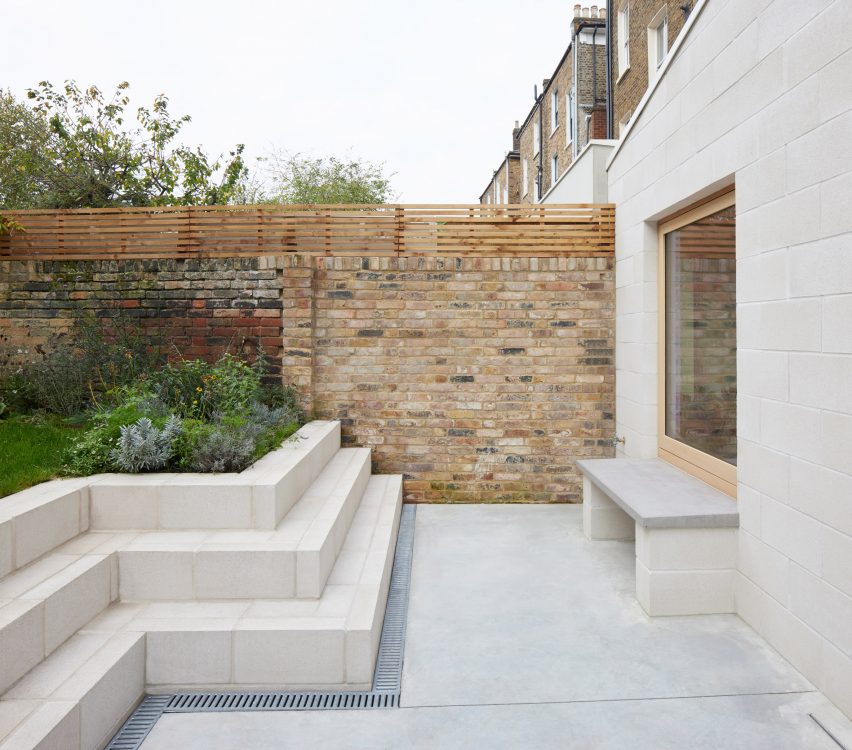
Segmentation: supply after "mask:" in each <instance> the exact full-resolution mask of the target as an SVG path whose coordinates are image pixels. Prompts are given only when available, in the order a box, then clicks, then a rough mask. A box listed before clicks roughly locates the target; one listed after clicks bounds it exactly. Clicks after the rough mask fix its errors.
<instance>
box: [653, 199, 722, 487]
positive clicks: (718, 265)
mask: <svg viewBox="0 0 852 750" xmlns="http://www.w3.org/2000/svg"><path fill="white" fill-rule="evenodd" d="M659 240H660V245H659V254H660V268H659V274H660V275H659V279H660V292H661V295H660V311H661V312H660V321H659V324H660V339H659V340H660V368H659V372H660V385H659V406H660V409H659V429H658V435H659V454H660V457H661V458H664V459H666V460H668V461H670V462H672V463H674V464H675V465H677V466H679V467H681V468H682V469H685V470H686V471H688V472H690V473H692V474H694V475H695V476H697V477H699V478H701V479H703V480H704V481H706V482H708V483H710V484H712V485H714V486H715V487H718V488H719V489H721V490H724V491H725V492H727V493H728V494H730V495H731V496H734V497H735V496H736V484H737V475H736V465H737V317H736V316H737V300H736V262H737V260H736V210H735V206H734V193H733V192H730V193H726V194H725V195H723V196H720V197H718V198H716V199H714V200H712V201H710V202H708V203H705V204H703V205H701V206H699V207H697V208H694V209H692V210H690V211H688V212H686V213H684V214H681V215H680V216H678V217H676V218H674V219H672V220H670V221H667V222H665V223H662V224H661V225H660V227H659Z"/></svg>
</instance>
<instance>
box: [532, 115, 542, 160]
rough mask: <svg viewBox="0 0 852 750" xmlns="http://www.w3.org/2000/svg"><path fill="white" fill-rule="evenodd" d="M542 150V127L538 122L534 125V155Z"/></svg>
mask: <svg viewBox="0 0 852 750" xmlns="http://www.w3.org/2000/svg"><path fill="white" fill-rule="evenodd" d="M540 150H541V127H540V126H539V124H538V123H537V122H536V123H534V124H533V155H535V154H537V153H538V152H539V151H540Z"/></svg>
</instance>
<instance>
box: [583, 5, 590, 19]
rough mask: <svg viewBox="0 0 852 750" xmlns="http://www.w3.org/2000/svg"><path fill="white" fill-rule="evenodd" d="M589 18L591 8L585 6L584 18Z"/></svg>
mask: <svg viewBox="0 0 852 750" xmlns="http://www.w3.org/2000/svg"><path fill="white" fill-rule="evenodd" d="M588 17H589V8H588V6H584V7H583V18H588Z"/></svg>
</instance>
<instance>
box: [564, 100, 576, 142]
mask: <svg viewBox="0 0 852 750" xmlns="http://www.w3.org/2000/svg"><path fill="white" fill-rule="evenodd" d="M565 112H566V117H567V118H568V127H567V128H565V145H566V146H567V145H568V144H569V143H571V141H573V140H574V94H573V92H571V91H569V92H568V95H567V96H566V97H565Z"/></svg>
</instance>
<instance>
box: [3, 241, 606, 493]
mask: <svg viewBox="0 0 852 750" xmlns="http://www.w3.org/2000/svg"><path fill="white" fill-rule="evenodd" d="M614 307H615V301H614V284H613V266H612V260H611V259H608V258H502V259H500V258H496V259H495V258H414V257H402V258H395V257H385V258H364V257H351V258H350V257H345V258H323V257H321V258H310V257H307V256H299V255H288V256H283V257H275V258H272V257H267V258H250V259H233V260H231V259H228V260H225V259H223V260H209V261H195V260H168V261H165V260H159V261H153V260H152V261H122V262H116V261H97V262H96V261H80V262H62V263H59V262H37V263H9V262H5V263H2V264H0V339H2V340H0V345H2V346H3V348H5V349H7V350H8V348H10V347H11V348H16V347H21V348H29V349H31V350H32V349H33V348H35V347H36V346H38V345H42V346H43V345H45V344H47V343H48V342H49V339H50V336H51V333H53V332H55V331H58V330H65V329H67V328H69V327H70V325H71V323H72V320H73V316H74V314H75V310H88V311H91V312H95V313H97V314H99V315H101V316H102V317H104V318H106V319H108V318H109V316H111V315H113V314H116V311H117V310H121V311H123V312H124V313H126V314H129V315H131V316H134V317H138V318H139V320H140V322H141V323H142V324H143V325H145V326H150V327H151V330H152V331H154V330H156V331H159V332H162V333H164V334H165V335H166V336H168V340H169V341H170V342H173V343H174V344H175V345H176V346H178V347H179V348H180V349H181V351H182V353H183V354H184V355H186V356H200V357H214V356H218V355H219V354H220V353H221V352H222V350H223V349H224V348H225V347H227V346H228V345H229V344H239V343H243V341H244V340H247V341H248V342H249V343H254V342H260V343H262V344H263V346H264V347H265V349H266V350H267V352H268V353H269V354H271V355H272V356H274V357H276V358H278V361H280V362H281V364H282V373H283V377H284V379H285V380H286V381H288V382H291V383H292V384H293V385H295V386H296V387H297V388H298V389H299V390H300V392H301V393H302V395H303V398H304V405H305V406H306V407H307V408H308V410H309V411H311V412H313V414H314V415H315V416H316V417H319V418H329V419H340V420H342V423H343V434H344V441H345V443H346V444H348V445H365V446H370V447H371V448H372V449H373V459H374V470H375V471H376V472H398V473H402V474H404V475H405V478H406V481H405V495H406V498H407V499H408V500H409V501H417V502H442V501H451V502H473V501H482V502H496V501H504V500H507V501H526V502H579V501H580V499H581V489H580V480H579V477H578V475H577V472H576V470H575V468H574V461H575V460H576V459H578V458H584V457H592V456H609V455H612V447H611V438H612V437H613V435H614V421H613V404H614V398H615V394H614V362H613V347H614V338H613V335H614V330H613V316H614Z"/></svg>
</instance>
